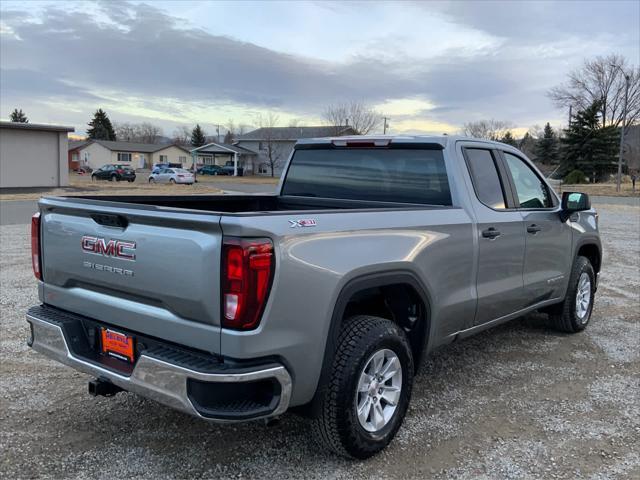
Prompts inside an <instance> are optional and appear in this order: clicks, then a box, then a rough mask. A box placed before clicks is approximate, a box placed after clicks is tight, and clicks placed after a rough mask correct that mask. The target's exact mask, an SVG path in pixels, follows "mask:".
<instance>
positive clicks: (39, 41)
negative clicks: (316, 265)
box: [0, 0, 640, 135]
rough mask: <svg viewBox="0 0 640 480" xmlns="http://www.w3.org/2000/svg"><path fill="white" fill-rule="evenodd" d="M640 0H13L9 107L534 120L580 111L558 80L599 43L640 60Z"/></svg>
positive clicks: (1, 104) (133, 117)
mask: <svg viewBox="0 0 640 480" xmlns="http://www.w3.org/2000/svg"><path fill="white" fill-rule="evenodd" d="M639 25H640V2H639V1H637V0H629V1H602V2H599V1H584V2H577V1H556V2H553V1H549V2H507V1H495V2H494V1H485V2H469V3H466V2H462V1H452V2H394V3H384V2H368V3H360V2H339V3H331V2H320V1H317V2H302V1H288V2H264V1H259V2H224V1H219V2H200V1H154V2H150V1H147V2H138V1H103V2H81V1H67V2H65V1H57V2H55V3H54V2H44V1H29V2H27V1H24V0H20V1H11V0H3V1H2V3H1V4H0V67H1V72H0V116H1V117H2V118H3V119H7V117H8V115H9V113H10V111H11V110H12V109H13V108H15V107H18V108H22V109H23V110H24V111H25V112H26V113H27V115H28V116H29V118H30V120H31V122H33V123H58V124H65V125H71V126H74V127H75V128H76V130H77V131H78V132H83V131H84V130H85V127H86V123H87V121H88V120H89V119H90V117H91V115H92V113H93V111H95V109H96V108H98V107H102V108H104V109H105V110H107V112H108V113H109V115H110V117H111V119H112V120H114V121H121V122H122V121H130V122H141V121H150V122H153V123H155V124H158V125H160V126H162V127H163V129H164V131H165V134H167V135H170V134H171V132H172V131H173V129H174V128H175V127H176V126H178V125H189V126H192V125H193V124H195V123H196V122H199V123H201V124H203V125H204V126H205V129H206V130H208V131H209V132H211V133H213V129H214V127H213V125H215V124H223V125H224V124H226V123H227V122H228V120H229V119H233V120H235V122H236V124H238V123H244V124H248V125H252V124H255V117H256V115H257V114H259V113H260V112H275V113H277V114H278V115H279V117H280V120H281V123H282V124H283V125H286V124H288V123H289V122H291V121H293V120H298V121H299V122H300V124H315V123H319V122H321V118H322V111H323V110H324V108H325V107H326V105H328V104H333V103H338V102H342V101H347V100H361V101H364V102H366V103H367V104H369V105H371V106H374V107H375V108H376V109H378V110H379V111H380V112H382V113H384V114H385V115H387V116H389V117H390V118H391V132H392V133H401V132H421V133H437V134H440V133H443V132H456V131H458V130H459V129H460V128H461V126H462V125H463V124H464V123H465V122H468V121H472V120H478V119H483V118H496V119H500V120H508V121H511V122H513V123H514V124H515V125H516V127H518V129H519V131H520V132H521V131H525V130H526V129H527V128H528V127H530V126H532V125H535V124H544V123H545V122H547V121H550V122H551V123H552V124H554V125H560V124H562V123H563V121H564V119H565V117H566V112H562V111H559V110H557V109H555V108H554V107H553V105H552V104H551V102H550V101H549V100H548V99H547V97H546V95H545V92H546V91H547V90H548V89H549V88H550V87H552V86H554V85H557V84H558V83H561V82H562V81H563V80H564V78H565V75H566V73H567V72H569V71H570V70H572V69H574V68H576V67H577V66H579V65H580V64H581V62H582V61H583V59H584V58H585V57H591V56H596V55H605V54H608V53H619V54H622V55H624V56H625V57H627V59H628V60H629V61H631V63H633V64H636V65H637V64H639V63H640V26H639Z"/></svg>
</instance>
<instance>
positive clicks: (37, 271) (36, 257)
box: [31, 212, 42, 280]
mask: <svg viewBox="0 0 640 480" xmlns="http://www.w3.org/2000/svg"><path fill="white" fill-rule="evenodd" d="M40 260H41V258H40V212H38V213H34V214H33V217H31V265H32V266H33V274H34V275H35V276H36V278H37V279H38V280H42V265H41V261H40Z"/></svg>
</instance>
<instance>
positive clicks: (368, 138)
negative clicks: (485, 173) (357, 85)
mask: <svg viewBox="0 0 640 480" xmlns="http://www.w3.org/2000/svg"><path fill="white" fill-rule="evenodd" d="M459 140H466V141H472V142H480V143H487V144H493V145H500V146H506V147H511V146H510V145H507V144H504V143H500V142H495V141H492V140H485V139H482V138H472V137H465V136H463V135H348V136H342V137H323V138H301V139H299V140H298V141H297V142H296V145H322V144H329V143H343V142H356V143H358V142H360V143H362V142H364V143H366V142H385V141H387V142H390V143H412V144H415V143H418V144H420V143H424V144H430V145H434V144H436V145H440V146H441V147H442V148H445V147H446V146H447V144H448V143H449V142H456V141H459Z"/></svg>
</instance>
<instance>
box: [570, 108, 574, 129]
mask: <svg viewBox="0 0 640 480" xmlns="http://www.w3.org/2000/svg"><path fill="white" fill-rule="evenodd" d="M572 110H573V105H569V128H571V111H572Z"/></svg>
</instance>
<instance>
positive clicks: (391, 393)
mask: <svg viewBox="0 0 640 480" xmlns="http://www.w3.org/2000/svg"><path fill="white" fill-rule="evenodd" d="M32 258H33V269H34V272H35V275H36V277H37V279H38V290H39V297H40V302H41V305H38V306H34V307H32V308H31V309H30V310H29V311H28V313H27V320H28V322H29V323H30V324H31V336H30V339H29V340H28V343H29V345H30V346H32V347H33V348H34V349H35V350H37V351H39V352H41V353H43V354H45V355H48V356H50V357H52V358H53V359H55V360H57V361H59V362H62V363H65V364H67V365H70V366H71V367H74V368H76V369H77V370H80V371H82V372H86V373H88V374H90V375H92V376H93V377H95V380H93V381H91V382H90V383H89V391H90V393H92V394H94V395H113V394H115V393H117V392H118V391H120V390H126V391H129V392H135V393H137V394H140V395H143V396H145V397H148V398H151V399H155V400H157V401H158V402H160V403H163V404H165V405H168V406H169V407H172V408H175V409H178V410H181V411H183V412H187V413H190V414H192V415H195V416H197V417H201V418H204V419H207V420H212V421H217V422H232V421H244V420H253V419H269V418H273V417H277V416H279V415H282V414H283V413H284V412H285V411H287V410H291V409H292V410H294V411H296V412H299V413H301V414H304V415H306V416H308V417H310V419H311V420H310V425H311V429H312V430H313V432H314V433H315V435H316V437H317V438H318V439H319V441H320V442H321V443H322V444H323V445H325V446H326V447H328V448H329V449H331V450H333V451H335V452H338V453H340V454H343V455H347V456H352V457H356V458H366V457H369V456H371V455H373V454H375V453H376V452H378V451H380V450H381V449H383V448H384V447H385V446H386V445H387V444H388V443H389V442H390V441H391V439H392V438H393V437H394V435H395V434H396V432H397V431H398V428H399V427H400V425H401V423H402V421H403V418H404V416H405V413H406V411H407V405H408V403H409V399H410V396H411V389H412V383H413V379H414V375H415V372H416V369H417V368H418V367H419V365H420V363H421V361H423V359H424V357H425V355H426V354H428V353H429V352H431V351H432V350H433V349H434V348H436V347H439V346H441V345H444V344H447V343H451V342H454V341H459V340H462V339H464V338H465V337H468V336H470V335H472V334H474V333H477V332H479V331H481V330H484V329H486V328H489V327H493V326H495V325H498V324H500V323H503V322H505V321H508V320H511V319H513V318H516V317H520V316H522V315H524V314H526V313H529V312H532V311H534V310H542V311H544V312H547V313H548V315H549V320H550V324H551V325H552V326H553V327H555V328H557V329H559V330H561V331H564V332H579V331H581V330H583V329H584V328H585V327H586V326H587V324H588V322H589V318H590V316H591V311H592V307H593V300H594V294H595V292H596V286H597V278H598V272H599V271H600V266H601V246H600V240H599V236H598V215H597V213H596V212H595V211H594V210H593V209H592V208H591V206H590V203H589V198H588V197H587V195H585V194H582V193H564V194H563V196H562V198H561V199H560V198H558V197H557V196H556V194H555V192H554V191H553V190H552V189H551V188H550V187H549V185H548V184H547V183H546V181H545V179H544V178H543V177H542V175H541V174H540V173H539V172H538V170H537V169H536V168H535V167H534V166H533V165H532V163H531V162H530V161H529V160H528V159H527V158H526V157H525V156H524V155H523V154H522V153H521V152H520V151H518V150H516V149H515V148H512V147H510V146H507V145H503V144H500V143H495V142H488V141H480V140H471V139H465V138H457V137H453V136H450V137H446V136H445V137H382V138H372V137H340V138H334V139H310V140H301V141H299V142H298V143H297V144H296V146H295V149H294V151H293V153H292V155H291V157H290V158H289V160H288V162H287V165H286V167H285V169H284V173H283V175H282V179H281V181H280V184H279V186H278V188H277V193H276V194H272V195H245V196H233V195H229V196H227V195H225V196H200V195H198V196H176V197H154V196H112V197H102V196H101V197H92V196H85V197H73V198H71V197H56V198H43V199H42V200H40V202H39V213H37V214H36V215H35V216H34V217H33V221H32Z"/></svg>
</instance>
